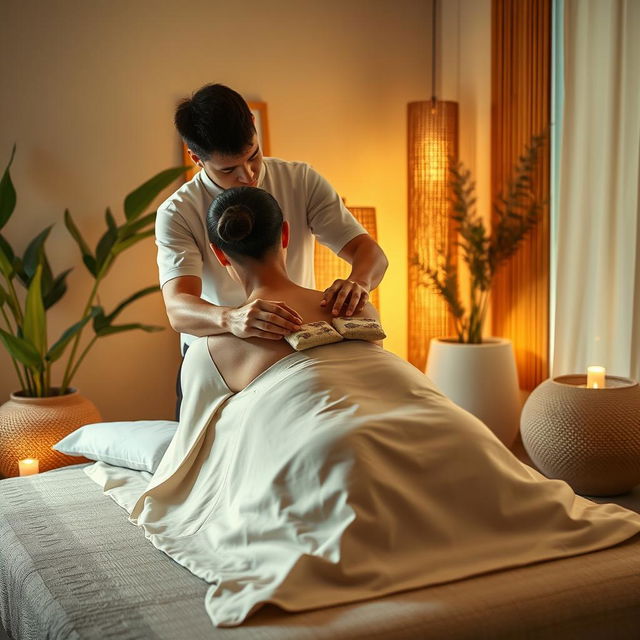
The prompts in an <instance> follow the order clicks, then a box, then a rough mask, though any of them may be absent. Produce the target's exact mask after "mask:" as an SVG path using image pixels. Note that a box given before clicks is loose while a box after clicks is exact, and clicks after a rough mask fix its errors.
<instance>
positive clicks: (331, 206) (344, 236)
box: [306, 167, 367, 254]
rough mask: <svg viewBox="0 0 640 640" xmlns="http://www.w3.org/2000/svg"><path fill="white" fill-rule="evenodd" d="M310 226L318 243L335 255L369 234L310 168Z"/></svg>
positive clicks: (307, 185)
mask: <svg viewBox="0 0 640 640" xmlns="http://www.w3.org/2000/svg"><path fill="white" fill-rule="evenodd" d="M306 187H307V193H306V197H307V222H308V225H309V228H310V229H311V232H312V233H313V234H314V235H315V236H316V238H317V239H318V242H320V244H323V245H325V246H327V247H329V249H331V250H332V251H333V252H334V253H336V254H337V253H340V251H341V250H342V249H343V248H344V246H345V245H346V244H347V243H348V242H350V241H351V240H353V239H354V238H355V237H356V236H359V235H362V234H363V233H367V230H366V229H365V228H364V227H363V226H362V225H361V224H360V223H359V222H358V221H357V220H356V219H355V218H354V217H353V215H352V214H351V213H350V212H349V210H348V209H347V208H346V207H345V206H344V203H343V202H342V199H341V198H340V196H339V195H338V194H337V193H336V191H335V189H334V188H333V187H332V186H331V185H330V184H329V182H328V181H327V180H325V179H324V178H323V177H322V176H321V175H320V174H319V173H317V172H316V171H314V170H313V169H312V168H311V167H308V168H307V176H306Z"/></svg>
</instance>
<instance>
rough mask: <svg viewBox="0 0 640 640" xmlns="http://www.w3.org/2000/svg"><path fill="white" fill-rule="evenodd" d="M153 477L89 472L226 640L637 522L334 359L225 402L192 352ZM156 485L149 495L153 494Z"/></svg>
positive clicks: (417, 392) (294, 362)
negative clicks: (182, 571) (177, 572)
mask: <svg viewBox="0 0 640 640" xmlns="http://www.w3.org/2000/svg"><path fill="white" fill-rule="evenodd" d="M183 389H184V390H185V398H184V402H185V403H186V404H185V405H183V413H182V415H181V419H180V425H179V428H178V431H177V432H176V436H175V439H174V441H173V442H172V443H171V445H170V447H169V449H168V450H167V453H166V454H165V457H164V458H163V460H162V462H161V464H160V467H159V468H158V470H157V472H156V474H155V475H154V476H153V477H152V478H149V474H145V473H143V472H136V471H129V470H125V469H119V468H116V467H110V466H109V465H106V464H104V463H96V464H95V465H93V466H92V467H89V468H88V469H87V473H88V474H89V476H90V477H91V478H93V479H94V480H95V481H96V482H98V483H99V484H101V485H102V486H103V488H104V490H105V491H106V492H107V493H108V494H109V495H111V496H112V497H113V498H114V499H115V500H116V501H117V502H118V503H119V504H121V505H122V506H124V507H125V508H126V509H127V510H128V511H129V512H130V513H131V521H132V522H134V523H135V524H137V525H138V526H141V527H143V528H144V530H145V533H146V536H147V538H148V539H149V540H150V541H151V542H152V543H153V544H154V545H155V546H156V547H158V548H159V549H161V550H162V551H164V552H165V553H167V554H168V555H169V556H171V557H172V558H173V559H174V560H176V561H177V562H179V563H180V564H182V565H183V566H185V567H187V568H188V569H189V570H190V571H192V572H193V573H194V574H196V575H197V576H200V577H201V578H203V579H204V580H206V581H207V582H209V583H211V587H210V589H209V590H208V592H207V597H206V602H205V605H206V608H207V612H208V614H209V616H210V617H211V620H212V622H213V623H214V624H215V625H219V626H232V625H237V624H240V623H241V622H242V621H243V620H245V618H246V617H247V616H248V615H250V613H251V612H252V611H255V610H256V609H257V608H258V607H259V606H261V605H262V604H263V603H265V602H272V603H275V604H277V605H279V606H280V607H282V608H284V609H287V610H292V611H299V610H304V609H313V608H319V607H324V606H329V605H334V604H338V603H347V602H353V601H357V600H363V599H368V598H375V597H377V596H382V595H384V594H388V593H393V592H396V591H400V590H405V589H412V588H416V587H421V586H426V585H431V584H436V583H442V582H447V581H451V580H458V579H460V578H464V577H467V576H471V575H475V574H479V573H483V572H487V571H492V570H496V569H504V568H507V567H514V566H519V565H524V564H529V563H533V562H538V561H541V560H547V559H551V558H558V557H564V556H571V555H576V554H580V553H585V552H588V551H592V550H595V549H600V548H604V547H607V546H611V545H614V544H616V543H618V542H620V541H622V540H625V539H627V538H630V537H631V536H633V535H634V534H636V533H638V532H639V531H640V516H638V515H637V514H635V513H632V512H630V511H627V510H625V509H622V508H621V507H618V506H616V505H596V504H593V503H591V502H590V501H588V500H585V499H583V498H580V497H577V496H575V495H574V494H573V492H572V490H571V489H570V488H569V486H568V485H566V484H565V483H563V482H561V481H557V480H547V479H545V478H544V477H542V476H541V475H540V474H538V473H537V472H535V471H534V470H532V469H530V468H529V467H527V466H526V465H523V464H522V463H520V462H519V461H518V460H517V459H516V458H515V457H514V456H513V455H512V454H511V453H510V452H509V451H508V450H507V449H506V448H505V447H504V446H503V445H502V444H501V443H500V441H499V440H498V439H497V438H496V437H495V436H494V435H493V434H492V433H491V431H489V429H488V428H486V427H485V426H484V425H483V424H482V423H481V422H480V421H478V420H477V419H476V418H474V417H473V416H471V415H470V414H468V413H466V412H465V411H463V410H462V409H460V408H458V407H456V406H455V405H454V404H452V403H451V402H450V401H449V400H448V399H447V398H445V397H444V396H443V395H442V394H441V393H440V392H439V391H437V389H435V388H434V386H433V385H432V384H431V382H430V381H429V380H428V378H426V377H425V376H424V375H423V374H422V373H421V372H420V371H418V370H417V369H415V368H414V367H413V366H412V365H410V364H408V363H407V362H405V361H404V360H402V359H400V358H398V357H396V356H395V355H393V354H391V353H389V352H387V351H385V350H383V349H382V348H380V347H378V346H376V345H373V344H369V343H364V342H358V341H353V342H342V343H337V344H334V345H328V346H323V347H316V348H314V349H310V350H308V351H305V352H300V353H294V354H291V355H289V356H287V357H285V358H284V359H282V360H281V361H280V362H278V363H276V364H275V365H273V366H272V367H271V368H270V369H268V370H267V371H266V372H264V373H263V374H262V375H260V376H259V377H258V378H256V380H254V381H253V382H252V383H251V384H250V385H249V386H248V387H247V388H246V389H244V390H243V391H242V392H240V393H238V394H236V395H235V396H233V397H232V396H231V393H230V392H229V390H228V389H227V388H226V386H225V385H224V381H223V380H222V378H221V376H220V375H219V373H218V372H217V369H216V368H215V365H214V364H213V362H212V361H211V359H210V357H209V353H208V350H207V346H206V340H205V339H199V340H197V341H195V342H194V343H193V344H192V346H191V348H190V349H189V351H188V353H187V356H186V359H185V363H184V366H183ZM147 483H148V484H147Z"/></svg>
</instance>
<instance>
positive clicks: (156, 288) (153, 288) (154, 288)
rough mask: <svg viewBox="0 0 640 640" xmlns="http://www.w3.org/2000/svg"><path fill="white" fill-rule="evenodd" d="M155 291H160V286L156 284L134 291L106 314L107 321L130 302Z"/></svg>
mask: <svg viewBox="0 0 640 640" xmlns="http://www.w3.org/2000/svg"><path fill="white" fill-rule="evenodd" d="M156 291H160V287H159V286H157V285H154V286H151V287H146V288H145V289H141V290H140V291H138V292H137V293H134V294H133V295H131V296H129V297H128V298H127V299H126V300H124V301H123V302H121V303H120V304H119V305H118V306H117V307H116V308H115V309H114V310H113V311H112V312H111V313H110V314H109V315H108V316H106V319H107V320H108V321H109V323H111V321H112V320H114V319H115V318H116V317H117V316H118V315H119V314H120V312H121V311H122V310H123V309H124V308H125V307H127V306H128V305H130V304H131V303H132V302H135V301H136V300H139V299H140V298H142V297H144V296H148V295H149V294H150V293H155V292H156Z"/></svg>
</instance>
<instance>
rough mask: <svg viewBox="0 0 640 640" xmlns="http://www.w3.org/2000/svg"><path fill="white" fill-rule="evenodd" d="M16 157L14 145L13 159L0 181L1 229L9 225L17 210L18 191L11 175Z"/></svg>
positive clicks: (14, 146)
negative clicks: (12, 215) (10, 170)
mask: <svg viewBox="0 0 640 640" xmlns="http://www.w3.org/2000/svg"><path fill="white" fill-rule="evenodd" d="M15 155H16V145H15V144H14V145H13V150H12V151H11V158H9V164H8V165H7V168H6V169H5V170H4V174H3V175H2V180H0V229H2V227H4V225H5V224H7V221H8V220H9V218H10V217H11V214H12V213H13V210H14V209H15V208H16V190H15V188H14V186H13V182H11V174H10V173H9V169H10V168H11V165H12V164H13V158H14V156H15Z"/></svg>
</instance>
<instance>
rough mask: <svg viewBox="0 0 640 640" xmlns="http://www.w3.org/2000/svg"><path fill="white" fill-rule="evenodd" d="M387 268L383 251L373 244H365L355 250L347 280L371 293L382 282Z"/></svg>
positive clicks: (387, 264) (387, 263)
mask: <svg viewBox="0 0 640 640" xmlns="http://www.w3.org/2000/svg"><path fill="white" fill-rule="evenodd" d="M388 266H389V261H388V260H387V257H386V256H385V255H384V251H382V249H381V248H380V247H379V246H378V245H377V244H376V243H375V242H371V243H367V244H366V245H363V246H361V247H358V248H357V249H356V251H355V253H354V255H353V258H352V262H351V273H350V274H349V277H348V279H349V280H353V281H354V282H358V283H359V284H361V285H363V286H364V287H365V288H366V289H367V290H368V291H372V290H373V289H375V288H376V287H377V286H378V285H379V284H380V282H381V281H382V278H383V277H384V274H385V272H386V270H387V267H388Z"/></svg>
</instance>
